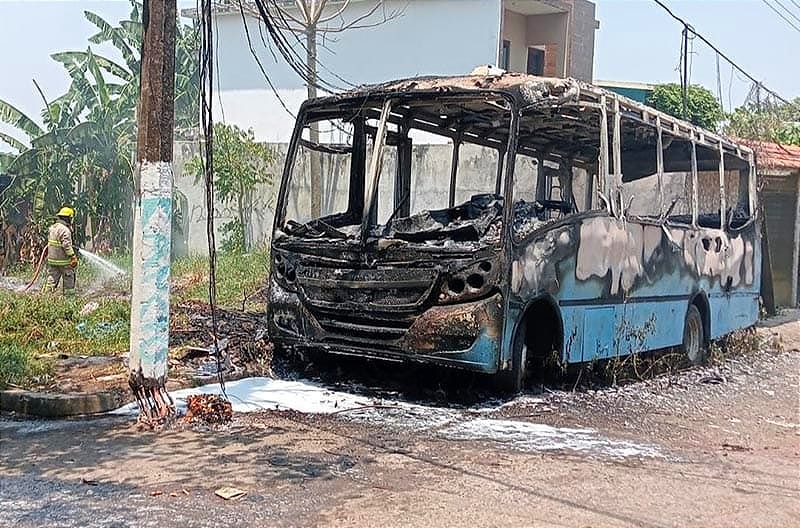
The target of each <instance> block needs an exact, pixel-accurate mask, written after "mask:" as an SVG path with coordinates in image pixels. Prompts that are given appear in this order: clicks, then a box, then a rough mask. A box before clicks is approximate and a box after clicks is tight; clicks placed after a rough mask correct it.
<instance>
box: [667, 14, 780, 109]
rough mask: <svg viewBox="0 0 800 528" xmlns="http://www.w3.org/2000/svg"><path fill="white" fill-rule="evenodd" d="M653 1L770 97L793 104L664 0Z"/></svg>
mask: <svg viewBox="0 0 800 528" xmlns="http://www.w3.org/2000/svg"><path fill="white" fill-rule="evenodd" d="M653 1H654V2H655V3H656V4H658V5H659V6H660V7H661V8H662V9H663V10H664V11H666V12H667V13H668V14H669V16H671V17H672V18H674V19H675V20H677V21H678V22H680V23H681V24H682V25H683V27H684V29H686V30H688V31H689V32H691V33H692V34H693V35H694V36H696V37H697V38H699V39H700V40H702V41H703V42H704V43H705V44H706V45H707V46H708V47H709V48H711V49H712V50H714V51H715V52H716V53H717V54H718V55H719V56H720V57H722V58H723V59H725V60H726V61H728V64H730V65H731V66H733V67H734V68H735V69H736V70H738V71H739V72H740V73H741V74H742V75H744V76H745V77H747V78H748V79H750V80H751V81H752V82H753V83H755V84H756V85H758V86H759V87H760V88H761V89H762V90H764V91H765V92H767V93H768V94H770V95H771V96H772V97H774V98H775V99H777V100H778V101H781V102H782V103H785V104H788V105H791V104H793V103H791V102H790V101H789V100H788V99H786V98H784V97H782V96H781V95H780V94H778V93H777V92H775V91H774V90H771V89H769V88H767V87H766V86H764V83H762V82H761V81H759V80H758V79H756V78H755V77H753V76H752V75H750V74H749V73H748V72H747V71H746V70H745V69H744V68H742V67H741V66H739V65H738V64H737V63H736V62H734V61H733V60H732V59H731V58H729V57H728V56H727V55H725V54H724V53H723V52H722V51H720V49H719V48H718V47H716V46H715V45H714V44H712V43H711V42H710V41H709V40H708V39H707V38H706V37H704V36H703V35H701V34H700V33H698V32H697V30H695V29H694V27H692V26H691V25H690V24H689V23H688V22H686V21H685V20H684V19H682V18H681V17H679V16H678V15H676V14H675V13H673V12H672V10H671V9H670V8H669V7H668V6H667V5H666V4H664V2H662V1H661V0H653Z"/></svg>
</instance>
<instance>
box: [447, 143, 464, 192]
mask: <svg viewBox="0 0 800 528" xmlns="http://www.w3.org/2000/svg"><path fill="white" fill-rule="evenodd" d="M459 150H461V132H460V131H459V133H458V135H457V136H456V138H455V139H454V140H453V158H452V160H451V161H450V199H449V201H448V203H449V204H450V205H449V207H453V206H455V204H456V178H457V177H458V154H459Z"/></svg>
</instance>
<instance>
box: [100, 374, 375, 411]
mask: <svg viewBox="0 0 800 528" xmlns="http://www.w3.org/2000/svg"><path fill="white" fill-rule="evenodd" d="M225 390H226V392H227V395H228V399H229V400H230V402H231V405H232V406H233V412H239V413H248V412H256V411H264V410H294V411H298V412H302V413H318V414H328V413H332V412H336V411H341V410H344V409H355V408H357V407H363V406H366V405H371V403H372V402H371V400H369V399H368V398H364V397H360V396H355V395H353V394H349V393H346V392H338V391H332V390H330V389H327V388H325V387H322V386H321V385H317V384H315V383H312V382H309V381H288V380H280V379H272V378H245V379H241V380H237V381H231V382H228V383H226V384H225ZM193 394H222V389H220V386H219V384H217V383H214V384H210V385H204V386H202V387H193V388H190V389H181V390H177V391H172V392H170V396H172V399H173V400H174V401H175V406H176V407H177V409H178V410H179V411H185V410H186V397H187V396H191V395H193ZM111 412H112V413H113V414H136V413H138V412H139V409H138V407H137V405H136V403H130V404H128V405H126V406H124V407H121V408H119V409H117V410H115V411H111Z"/></svg>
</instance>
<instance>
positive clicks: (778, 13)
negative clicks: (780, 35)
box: [761, 0, 800, 33]
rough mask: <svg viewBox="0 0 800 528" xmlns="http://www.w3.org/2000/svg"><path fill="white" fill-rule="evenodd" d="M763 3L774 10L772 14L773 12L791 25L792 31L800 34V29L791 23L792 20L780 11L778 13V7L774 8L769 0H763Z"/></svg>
mask: <svg viewBox="0 0 800 528" xmlns="http://www.w3.org/2000/svg"><path fill="white" fill-rule="evenodd" d="M761 1H762V2H763V3H764V5H766V6H767V7H768V8H770V9H771V10H772V12H773V13H775V14H776V15H778V16H779V17H781V19H782V20H783V21H784V22H786V23H787V24H789V26H790V27H791V28H792V29H794V30H795V31H797V32H798V33H800V27H798V26H796V25H795V24H794V23H792V21H791V20H789V19H788V18H786V15H784V14H783V13H781V12H780V11H778V8H777V7H775V6H773V5H772V4H770V3H769V2H767V0H761Z"/></svg>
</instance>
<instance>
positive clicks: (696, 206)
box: [691, 132, 700, 228]
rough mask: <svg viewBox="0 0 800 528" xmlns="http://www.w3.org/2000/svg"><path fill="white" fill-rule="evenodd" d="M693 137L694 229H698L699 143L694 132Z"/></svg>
mask: <svg viewBox="0 0 800 528" xmlns="http://www.w3.org/2000/svg"><path fill="white" fill-rule="evenodd" d="M691 136H692V227H694V228H697V215H698V208H699V207H700V206H699V201H700V200H699V199H698V196H697V194H698V190H697V187H698V181H697V142H696V141H695V139H694V132H692V133H691Z"/></svg>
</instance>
